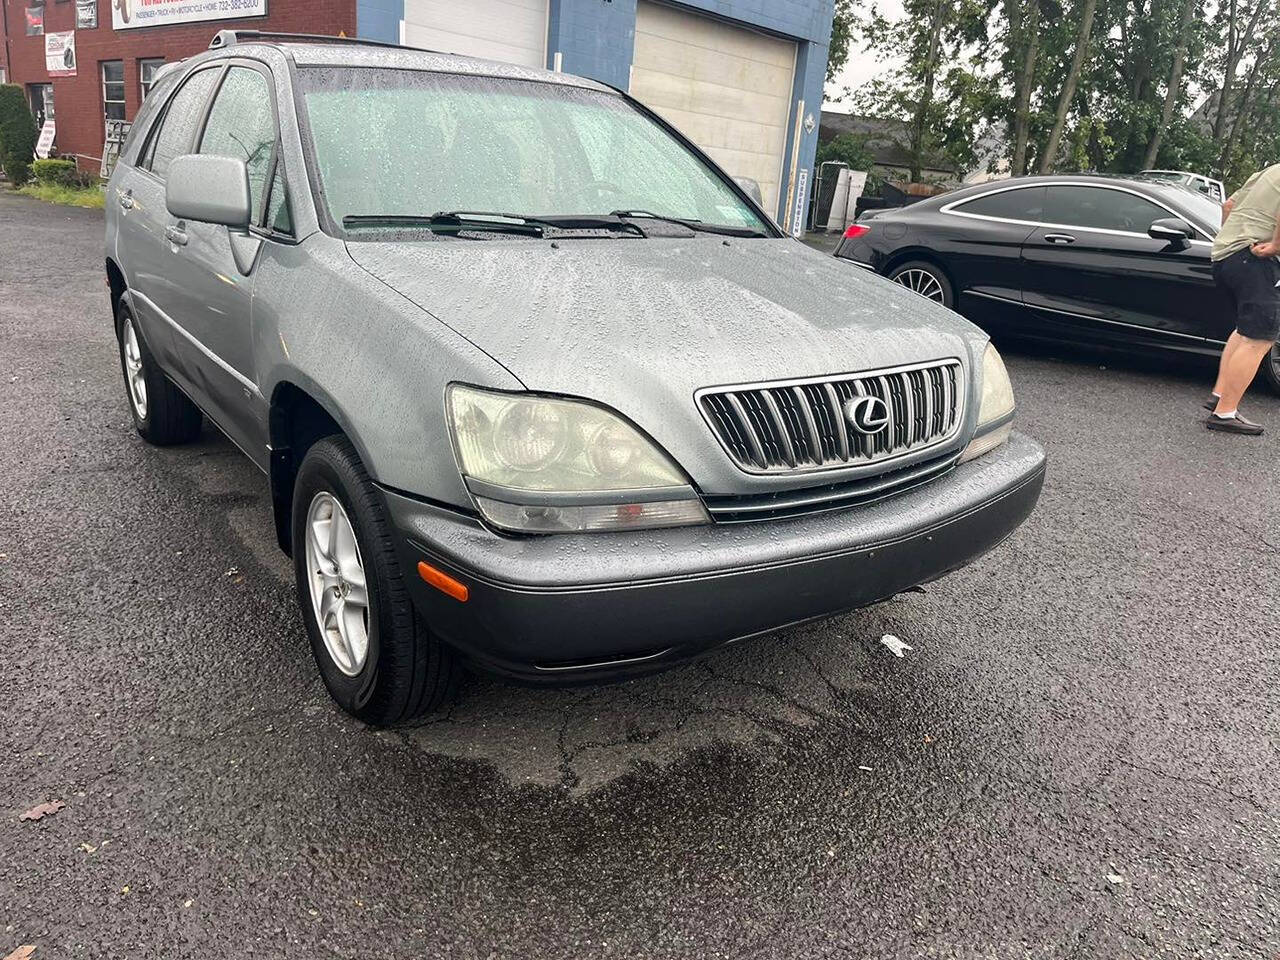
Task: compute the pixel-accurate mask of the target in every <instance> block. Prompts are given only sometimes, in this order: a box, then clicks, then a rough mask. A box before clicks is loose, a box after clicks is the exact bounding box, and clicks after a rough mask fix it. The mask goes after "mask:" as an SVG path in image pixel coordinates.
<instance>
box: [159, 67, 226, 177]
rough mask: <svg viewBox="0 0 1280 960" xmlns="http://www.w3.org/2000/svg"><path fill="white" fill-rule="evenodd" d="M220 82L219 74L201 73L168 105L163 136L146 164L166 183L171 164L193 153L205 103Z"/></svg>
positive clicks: (162, 128) (213, 71) (174, 96)
mask: <svg viewBox="0 0 1280 960" xmlns="http://www.w3.org/2000/svg"><path fill="white" fill-rule="evenodd" d="M217 78H218V71H217V70H201V71H200V72H199V73H197V74H194V75H193V76H192V77H191V79H189V80H188V81H187V82H186V83H185V84H183V86H182V89H181V90H179V91H178V92H177V93H175V94H174V95H173V99H172V100H170V101H169V109H168V110H166V111H165V115H164V119H163V120H161V121H160V132H159V133H157V134H156V137H155V140H154V141H152V147H151V157H150V161H149V162H148V163H145V164H144V166H146V167H148V168H149V169H150V170H151V172H152V173H154V174H155V175H156V176H157V177H160V178H161V179H164V177H165V176H167V175H168V173H169V164H170V163H172V162H173V161H174V159H175V158H177V157H180V156H182V155H183V154H186V153H190V152H191V142H192V140H193V139H194V138H195V134H196V127H197V126H199V125H200V116H201V114H203V112H204V105H205V101H206V100H208V97H209V91H210V90H211V89H212V88H213V82H214V81H215V80H216V79H217Z"/></svg>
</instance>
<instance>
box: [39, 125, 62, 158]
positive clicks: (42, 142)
mask: <svg viewBox="0 0 1280 960" xmlns="http://www.w3.org/2000/svg"><path fill="white" fill-rule="evenodd" d="M56 135H57V128H56V127H54V124H53V121H52V120H46V121H45V122H44V126H43V127H41V128H40V139H39V140H37V141H36V156H37V157H39V158H40V159H41V160H44V159H46V158H47V157H48V156H49V154H50V153H51V152H52V151H53V139H54V137H55V136H56Z"/></svg>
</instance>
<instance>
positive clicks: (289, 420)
mask: <svg viewBox="0 0 1280 960" xmlns="http://www.w3.org/2000/svg"><path fill="white" fill-rule="evenodd" d="M267 431H268V453H269V458H268V460H269V463H268V471H267V473H268V477H269V479H270V484H271V505H272V512H273V514H274V518H275V527H276V542H277V543H278V544H279V545H280V549H281V550H283V551H284V552H285V553H286V554H287V555H290V556H292V555H293V487H294V482H295V481H296V480H297V477H298V468H299V467H300V466H301V464H302V460H303V458H304V457H305V456H306V455H307V451H308V450H309V449H311V447H312V445H313V444H314V443H315V442H316V441H317V440H320V439H322V438H324V437H327V436H331V435H333V434H341V435H342V436H343V437H345V438H346V439H347V440H348V441H350V443H351V445H352V446H353V447H355V450H356V453H357V455H358V456H359V457H360V460H361V462H362V463H363V464H364V467H365V470H367V471H368V472H369V475H370V477H371V478H372V477H374V472H373V464H372V462H371V461H370V459H369V455H368V450H367V449H366V448H365V446H364V444H363V443H361V441H360V437H359V435H358V434H357V432H356V431H355V430H354V429H353V428H352V427H351V425H350V423H349V422H348V421H347V419H346V418H345V417H343V416H342V414H341V412H340V408H339V407H338V405H337V404H336V403H334V401H333V399H332V398H331V397H329V396H328V395H327V394H326V393H325V392H324V391H323V390H321V389H319V387H318V386H317V385H316V384H314V383H310V382H308V381H305V380H304V379H303V378H301V377H298V378H293V379H281V380H278V381H277V382H276V383H275V385H274V387H272V389H271V399H270V404H269V407H268V413H267ZM375 480H376V478H375Z"/></svg>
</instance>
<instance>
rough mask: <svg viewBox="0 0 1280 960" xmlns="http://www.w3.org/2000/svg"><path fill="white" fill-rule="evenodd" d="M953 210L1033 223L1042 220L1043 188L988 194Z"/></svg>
mask: <svg viewBox="0 0 1280 960" xmlns="http://www.w3.org/2000/svg"><path fill="white" fill-rule="evenodd" d="M954 209H955V211H956V212H957V213H970V214H974V215H976V216H981V217H996V218H998V219H1000V220H1026V221H1029V222H1031V223H1035V222H1037V221H1039V220H1042V219H1044V187H1023V188H1021V189H1015V190H1001V191H1000V192H999V193H988V194H987V195H986V196H983V197H978V198H976V199H974V200H965V201H964V202H962V203H960V204H958V205H957V206H956V207H955V208H954Z"/></svg>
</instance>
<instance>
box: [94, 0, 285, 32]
mask: <svg viewBox="0 0 1280 960" xmlns="http://www.w3.org/2000/svg"><path fill="white" fill-rule="evenodd" d="M110 3H111V26H112V27H113V28H114V29H116V30H132V29H134V28H135V27H159V26H163V25H165V24H171V23H199V22H200V21H202V20H231V19H236V18H239V17H265V16H266V15H267V0H110Z"/></svg>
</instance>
